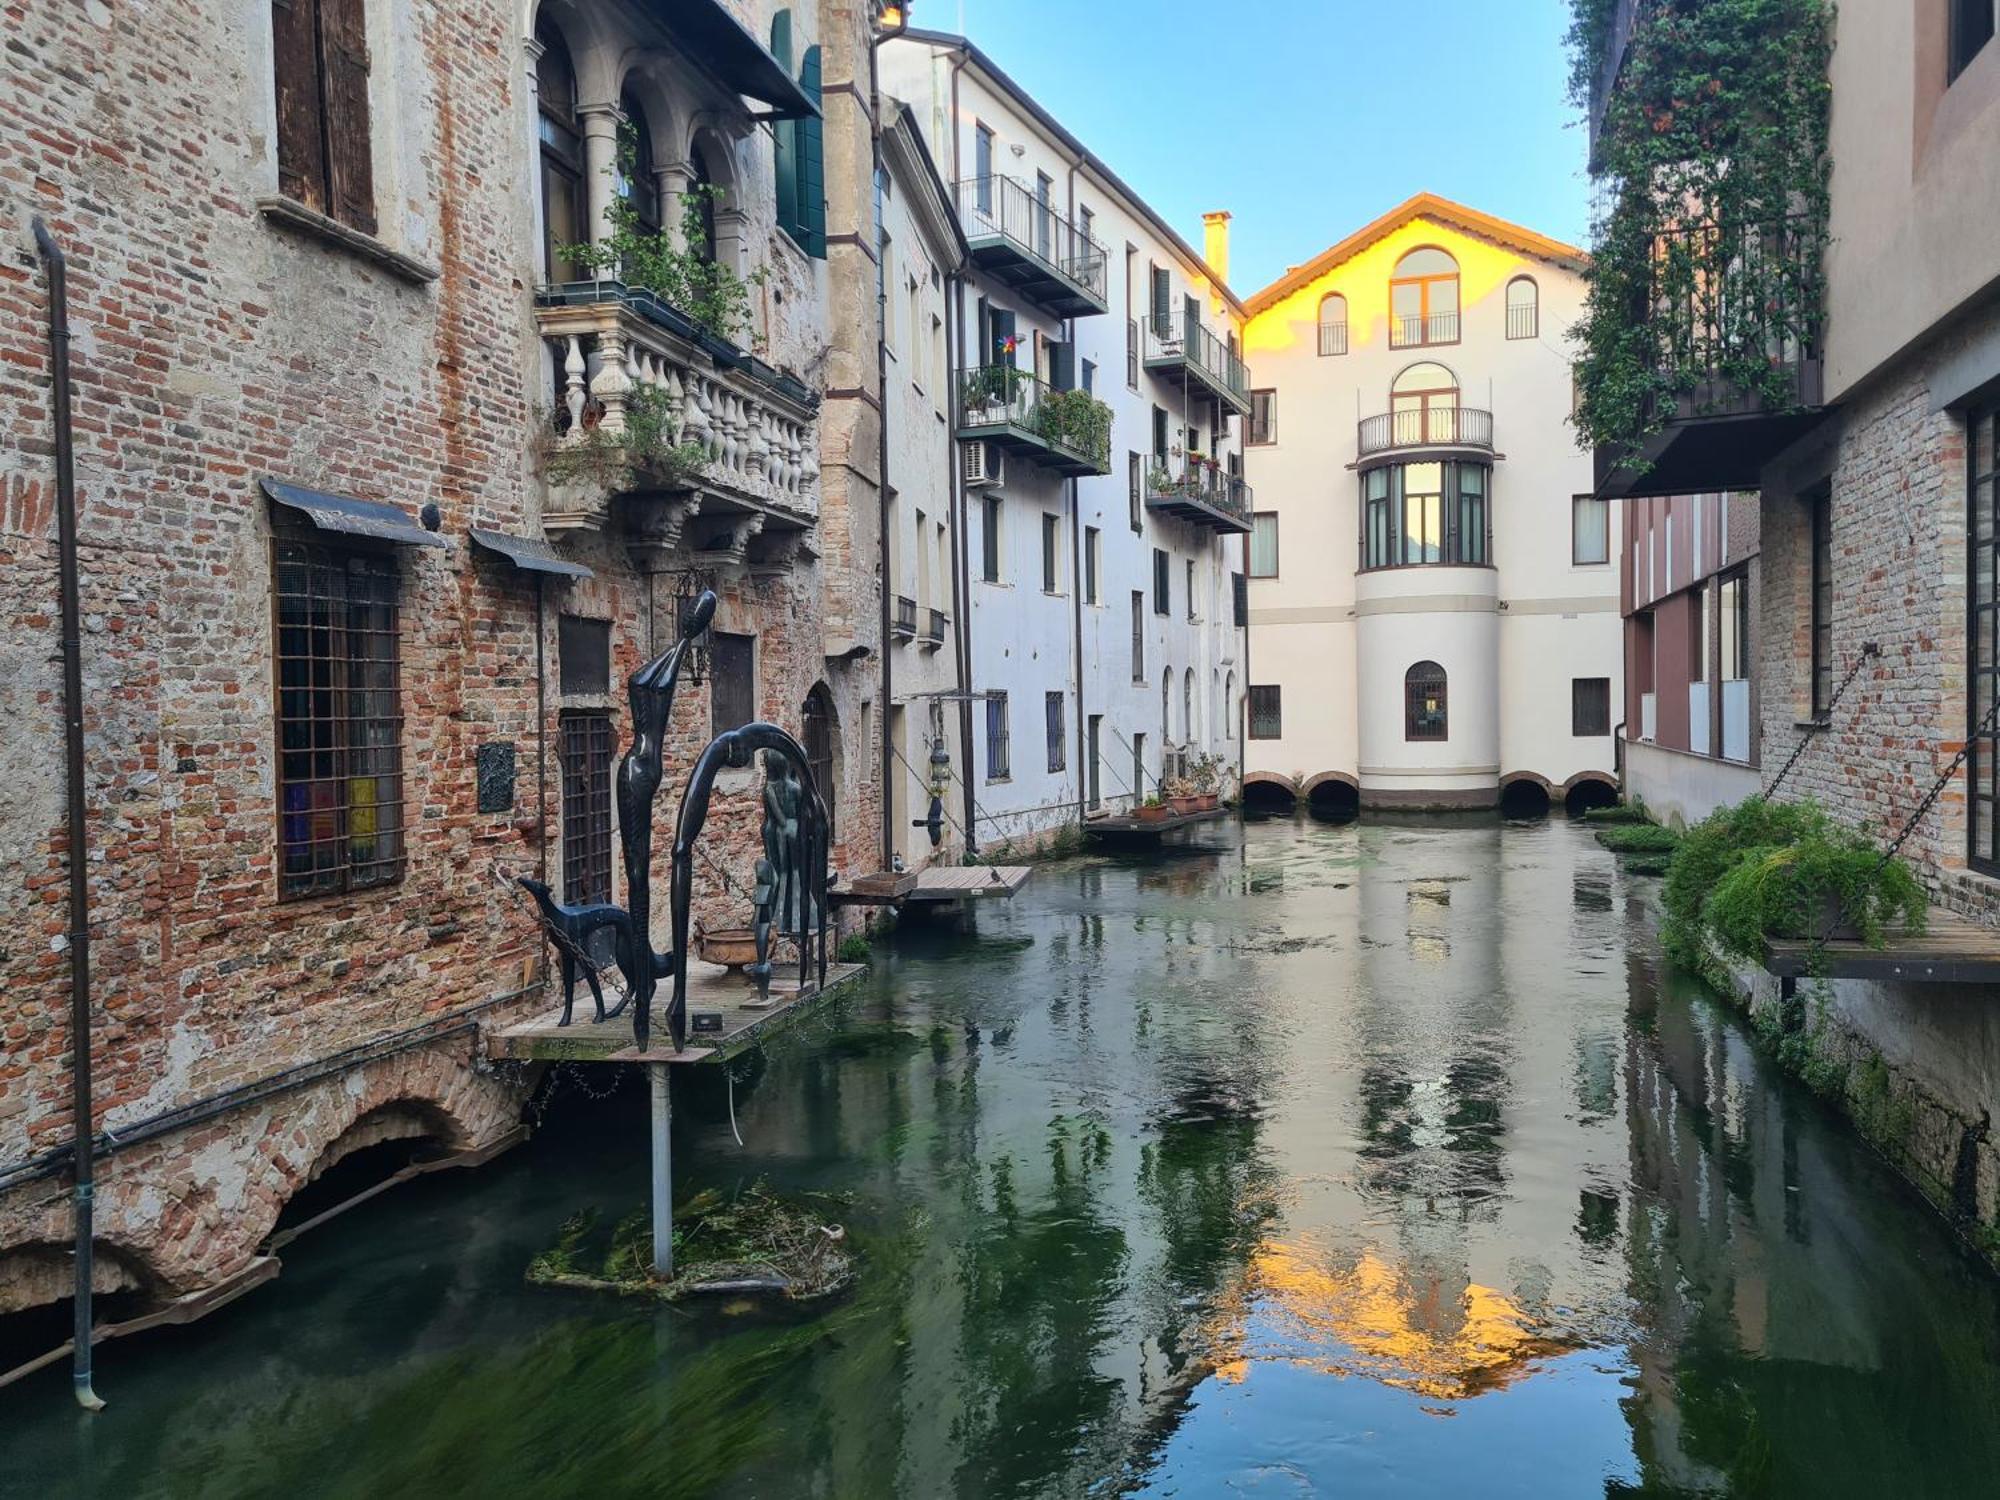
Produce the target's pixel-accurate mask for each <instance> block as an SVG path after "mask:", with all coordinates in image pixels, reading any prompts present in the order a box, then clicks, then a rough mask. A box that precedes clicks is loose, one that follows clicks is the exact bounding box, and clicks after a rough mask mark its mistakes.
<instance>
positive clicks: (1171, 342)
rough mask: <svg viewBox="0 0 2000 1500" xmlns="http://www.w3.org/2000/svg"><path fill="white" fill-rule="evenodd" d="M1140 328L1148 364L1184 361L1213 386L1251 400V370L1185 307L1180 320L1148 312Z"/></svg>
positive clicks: (1141, 320)
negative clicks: (1171, 360)
mask: <svg viewBox="0 0 2000 1500" xmlns="http://www.w3.org/2000/svg"><path fill="white" fill-rule="evenodd" d="M1139 327H1140V330H1141V334H1142V336H1143V337H1144V339H1145V351H1144V352H1145V357H1146V359H1147V360H1148V361H1149V362H1151V361H1153V360H1161V359H1179V360H1185V361H1187V363H1189V364H1191V365H1194V366H1196V367H1198V368H1199V369H1200V370H1201V372H1202V373H1203V374H1205V375H1206V376H1207V377H1208V378H1209V380H1210V381H1211V382H1212V383H1214V384H1217V385H1220V386H1222V387H1224V388H1225V389H1227V390H1229V391H1231V392H1233V393H1234V394H1235V395H1236V396H1237V398H1238V399H1240V400H1242V401H1245V402H1247V401H1249V399H1250V367H1249V366H1248V365H1246V364H1244V363H1243V358H1242V356H1241V355H1239V354H1237V352H1236V351H1235V350H1233V349H1231V348H1230V347H1229V345H1228V343H1227V342H1226V341H1225V340H1223V339H1221V338H1219V337H1217V336H1216V334H1215V333H1214V332H1212V331H1211V330H1210V329H1208V328H1207V327H1205V326H1204V325H1203V323H1202V321H1201V319H1200V318H1198V317H1196V316H1195V315H1194V314H1193V313H1192V312H1191V311H1189V310H1188V309H1186V308H1183V309H1182V310H1181V313H1180V316H1179V317H1175V316H1174V315H1173V314H1172V313H1157V312H1155V313H1148V314H1147V315H1146V316H1145V317H1143V318H1141V319H1140V320H1139Z"/></svg>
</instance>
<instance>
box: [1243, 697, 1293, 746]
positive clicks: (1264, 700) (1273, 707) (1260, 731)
mask: <svg viewBox="0 0 2000 1500" xmlns="http://www.w3.org/2000/svg"><path fill="white" fill-rule="evenodd" d="M1284 733H1285V714H1284V690H1283V689H1282V688H1278V687H1256V686H1254V685H1253V686H1252V687H1251V689H1250V738H1251V739H1253V740H1276V739H1282V738H1284Z"/></svg>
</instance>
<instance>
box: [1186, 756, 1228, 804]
mask: <svg viewBox="0 0 2000 1500" xmlns="http://www.w3.org/2000/svg"><path fill="white" fill-rule="evenodd" d="M1220 770H1221V762H1220V761H1219V760H1218V759H1217V758H1216V757H1215V756H1213V755H1197V756H1196V757H1195V758H1194V764H1193V765H1192V766H1191V767H1189V771H1188V779H1189V780H1190V781H1192V782H1193V783H1194V792H1195V797H1196V799H1197V800H1198V801H1199V802H1200V803H1201V810H1202V811H1203V812H1213V811H1214V810H1215V808H1216V807H1217V806H1218V805H1220V803H1221V801H1222V797H1221V792H1220V776H1219V772H1220Z"/></svg>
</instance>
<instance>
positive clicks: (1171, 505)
mask: <svg viewBox="0 0 2000 1500" xmlns="http://www.w3.org/2000/svg"><path fill="white" fill-rule="evenodd" d="M1146 509H1147V510H1150V511H1153V512H1154V513H1155V514H1158V515H1167V516H1174V517H1177V518H1178V519H1180V520H1183V521H1191V522H1193V523H1194V524H1195V525H1197V526H1207V527H1209V528H1210V529H1212V530H1214V531H1218V532H1231V533H1234V534H1236V535H1238V536H1240V535H1243V534H1244V533H1246V532H1248V531H1249V530H1250V509H1251V494H1250V486H1249V485H1247V484H1245V483H1244V482H1243V480H1242V478H1241V477H1240V476H1238V475H1234V474H1230V473H1228V472H1226V471H1225V470H1224V469H1223V467H1222V466H1221V465H1220V464H1218V463H1215V462H1213V461H1212V460H1209V459H1205V458H1191V459H1188V460H1186V461H1185V462H1184V463H1183V464H1182V466H1181V472H1180V473H1179V474H1175V473H1173V472H1172V471H1171V470H1170V469H1168V468H1167V467H1166V466H1165V465H1164V464H1160V463H1157V462H1156V463H1154V464H1153V466H1152V467H1151V468H1150V469H1149V470H1148V471H1147V474H1146Z"/></svg>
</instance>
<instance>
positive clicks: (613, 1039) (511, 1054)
mask: <svg viewBox="0 0 2000 1500" xmlns="http://www.w3.org/2000/svg"><path fill="white" fill-rule="evenodd" d="M867 972H868V966H867V965H866V964H836V963H829V964H828V965H827V966H826V987H825V988H824V989H821V988H820V987H819V986H818V985H817V984H814V983H812V982H810V981H809V982H808V983H807V984H806V985H805V986H804V988H803V989H802V988H801V987H800V985H799V977H798V976H799V971H798V966H797V965H796V964H794V965H793V966H792V967H791V972H790V973H789V974H787V973H785V971H784V968H783V966H780V969H779V972H778V973H777V974H775V975H773V976H772V978H771V993H770V1000H769V1003H768V1004H762V1003H759V999H758V994H757V986H756V985H755V983H753V982H752V981H751V980H749V979H746V978H744V977H743V976H742V975H741V974H738V973H735V972H733V971H731V970H729V969H724V968H721V967H719V966H718V965H715V964H702V963H690V964H689V965H688V1039H687V1046H686V1048H685V1049H684V1050H682V1051H679V1052H676V1051H674V1050H673V1038H672V1036H671V1035H670V1034H669V1033H668V1031H667V1020H666V1017H667V1002H668V1000H669V999H670V998H671V997H672V994H673V985H672V983H671V982H668V983H664V984H662V985H661V986H660V992H659V993H658V994H656V995H655V996H654V997H653V1037H652V1045H651V1046H649V1047H648V1048H647V1049H646V1050H645V1051H644V1052H641V1051H640V1050H639V1049H638V1048H637V1047H636V1046H634V1045H633V1042H632V1016H631V1013H630V1012H629V1011H628V1012H627V1013H626V1014H624V1015H622V1016H618V1017H616V1018H615V1019H613V1020H609V1021H598V1020H594V1019H592V1017H593V1016H594V1015H595V1014H596V1010H595V1008H594V1007H593V1006H592V1005H591V1002H590V992H589V991H588V990H587V989H585V988H584V987H583V986H582V985H581V984H579V985H578V986H577V996H576V1012H575V1019H573V1020H572V1021H571V1022H570V1024H569V1025H567V1026H558V1025H557V1024H556V1022H557V1021H558V1020H560V1019H561V1017H562V1008H561V1006H557V1007H556V1008H555V1009H554V1010H551V1011H550V1012H549V1013H548V1014H547V1015H546V1016H542V1017H539V1018H538V1019H536V1020H533V1021H523V1022H521V1023H520V1024H518V1025H515V1026H507V1027H503V1028H502V1029H500V1030H498V1031H495V1032H493V1033H491V1035H490V1036H489V1038H488V1040H487V1053H488V1055H489V1056H491V1057H495V1058H513V1059H516V1060H518V1061H523V1062H605V1063H675V1064H679V1065H683V1066H686V1065H691V1064H695V1063H706V1062H717V1061H720V1060H722V1059H724V1058H730V1057H734V1056H736V1054H737V1053H739V1052H743V1051H745V1050H746V1049H748V1048H750V1047H752V1046H754V1045H756V1044H757V1043H759V1042H762V1041H767V1040H769V1039H770V1038H771V1037H772V1036H774V1035H776V1034H777V1033H778V1032H780V1031H783V1030H784V1029H785V1028H786V1027H788V1026H790V1025H792V1024H793V1023H794V1022H796V1021H800V1020H803V1019H804V1018H805V1017H806V1016H808V1015H810V1014H812V1013H813V1012H814V1011H815V1010H817V1009H819V1008H820V1006H821V1005H822V1004H823V1003H824V1002H825V1001H826V999H827V998H828V997H829V996H831V995H833V994H834V993H835V992H837V991H838V990H839V989H840V988H841V987H842V986H844V985H848V984H851V983H853V982H854V981H855V980H856V979H859V978H860V977H861V976H862V975H863V974H865V973H867ZM604 1000H605V1005H606V1007H607V1008H608V1007H610V1006H613V1005H616V1004H617V1003H618V996H617V994H616V993H614V992H613V991H612V990H610V989H609V988H608V987H607V989H606V990H605V994H604ZM702 1014H708V1015H714V1016H717V1017H719V1018H720V1027H719V1029H717V1030H714V1031H696V1030H695V1020H696V1017H697V1016H699V1015H702Z"/></svg>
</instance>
